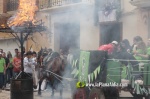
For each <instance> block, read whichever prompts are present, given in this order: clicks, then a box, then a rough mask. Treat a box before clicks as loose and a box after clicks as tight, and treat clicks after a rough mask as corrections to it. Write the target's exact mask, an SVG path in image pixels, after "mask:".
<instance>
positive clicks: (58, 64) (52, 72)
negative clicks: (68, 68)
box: [38, 52, 65, 96]
mask: <svg viewBox="0 0 150 99" xmlns="http://www.w3.org/2000/svg"><path fill="white" fill-rule="evenodd" d="M40 62H41V64H42V65H43V68H42V71H41V77H40V81H39V89H38V94H39V95H41V84H42V82H43V80H44V79H47V80H48V81H49V82H50V85H51V87H52V95H51V96H53V95H54V89H57V88H56V86H58V84H59V85H61V86H60V87H59V88H60V89H59V90H60V96H62V91H63V87H62V83H61V81H62V78H61V77H60V76H63V71H64V68H65V64H64V62H63V59H62V58H61V57H60V55H59V53H57V52H51V53H49V54H48V53H47V55H46V56H44V58H43V61H40Z"/></svg>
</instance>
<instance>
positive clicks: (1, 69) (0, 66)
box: [0, 52, 6, 89]
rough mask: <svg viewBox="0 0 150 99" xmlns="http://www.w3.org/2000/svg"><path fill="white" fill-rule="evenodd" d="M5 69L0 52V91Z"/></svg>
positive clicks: (2, 85)
mask: <svg viewBox="0 0 150 99" xmlns="http://www.w3.org/2000/svg"><path fill="white" fill-rule="evenodd" d="M5 68H6V66H5V59H4V58H3V57H2V53H1V52H0V89H2V88H3V87H4V74H5Z"/></svg>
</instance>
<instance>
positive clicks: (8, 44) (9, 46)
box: [0, 39, 21, 56]
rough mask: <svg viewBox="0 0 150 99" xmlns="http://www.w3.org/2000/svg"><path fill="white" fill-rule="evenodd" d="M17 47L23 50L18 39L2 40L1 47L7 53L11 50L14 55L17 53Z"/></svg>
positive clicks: (0, 41)
mask: <svg viewBox="0 0 150 99" xmlns="http://www.w3.org/2000/svg"><path fill="white" fill-rule="evenodd" d="M15 48H18V49H19V51H21V49H20V44H19V42H18V41H17V40H16V39H9V40H8V39H7V40H0V49H3V51H4V52H5V53H7V52H8V51H10V52H11V53H12V55H13V56H14V55H15V53H14V49H15Z"/></svg>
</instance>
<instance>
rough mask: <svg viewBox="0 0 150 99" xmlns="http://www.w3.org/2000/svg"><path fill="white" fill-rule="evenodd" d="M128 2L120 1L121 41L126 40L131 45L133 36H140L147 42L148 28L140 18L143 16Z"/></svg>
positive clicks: (127, 0)
mask: <svg viewBox="0 0 150 99" xmlns="http://www.w3.org/2000/svg"><path fill="white" fill-rule="evenodd" d="M129 1H130V0H122V18H121V21H122V23H123V39H128V40H129V41H130V43H131V44H133V38H134V37H135V36H141V37H142V38H143V40H144V41H145V43H146V41H147V37H148V28H147V25H146V24H145V22H144V19H143V18H142V16H143V14H142V12H141V10H140V9H137V7H135V6H132V5H131V4H130V2H129Z"/></svg>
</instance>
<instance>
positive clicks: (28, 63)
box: [24, 51, 37, 77]
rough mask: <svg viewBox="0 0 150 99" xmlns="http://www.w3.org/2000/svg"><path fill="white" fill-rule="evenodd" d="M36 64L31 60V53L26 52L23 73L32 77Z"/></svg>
mask: <svg viewBox="0 0 150 99" xmlns="http://www.w3.org/2000/svg"><path fill="white" fill-rule="evenodd" d="M36 64H37V62H36V61H34V59H33V58H32V52H31V51H28V52H27V53H26V57H25V58H24V72H25V73H27V74H28V75H29V76H31V77H32V74H33V71H34V69H35V65H36Z"/></svg>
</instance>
